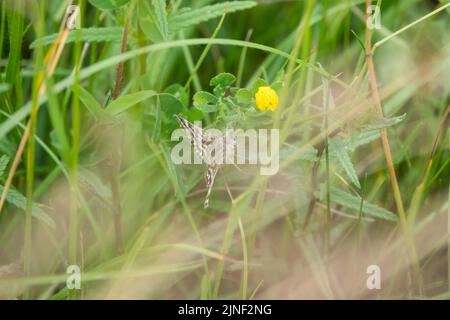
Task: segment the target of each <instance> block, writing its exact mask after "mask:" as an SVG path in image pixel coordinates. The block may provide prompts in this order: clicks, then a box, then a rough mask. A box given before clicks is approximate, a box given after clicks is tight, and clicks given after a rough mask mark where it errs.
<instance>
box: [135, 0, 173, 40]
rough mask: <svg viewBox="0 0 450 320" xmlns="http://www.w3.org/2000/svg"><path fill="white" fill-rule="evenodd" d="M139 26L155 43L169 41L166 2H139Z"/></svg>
mask: <svg viewBox="0 0 450 320" xmlns="http://www.w3.org/2000/svg"><path fill="white" fill-rule="evenodd" d="M138 4H139V9H138V10H139V24H140V26H141V29H142V31H143V32H144V34H145V35H146V36H147V37H148V38H149V39H150V40H151V41H153V42H160V41H165V40H168V39H169V24H168V22H167V12H166V1H165V0H151V1H149V0H148V1H139V2H138Z"/></svg>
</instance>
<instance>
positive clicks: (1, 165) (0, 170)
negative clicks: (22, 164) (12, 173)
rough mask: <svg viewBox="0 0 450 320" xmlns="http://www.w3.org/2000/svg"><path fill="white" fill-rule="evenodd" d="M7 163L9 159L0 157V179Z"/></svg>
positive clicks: (5, 156)
mask: <svg viewBox="0 0 450 320" xmlns="http://www.w3.org/2000/svg"><path fill="white" fill-rule="evenodd" d="M8 163H9V157H8V156H7V155H6V154H4V155H2V156H1V158H0V178H1V177H2V176H3V174H4V173H5V169H6V167H7V166H8Z"/></svg>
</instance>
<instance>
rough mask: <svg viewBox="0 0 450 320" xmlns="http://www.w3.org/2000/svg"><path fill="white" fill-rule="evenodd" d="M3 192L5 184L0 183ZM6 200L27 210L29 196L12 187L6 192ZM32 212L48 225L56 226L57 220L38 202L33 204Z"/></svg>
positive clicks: (0, 191) (0, 189) (0, 190)
mask: <svg viewBox="0 0 450 320" xmlns="http://www.w3.org/2000/svg"><path fill="white" fill-rule="evenodd" d="M1 193H3V186H1V185H0V194H1ZM6 201H7V202H8V203H9V204H10V205H12V206H14V207H16V208H19V209H22V210H26V208H27V198H25V196H24V195H22V194H21V193H20V192H19V191H17V190H16V189H13V188H10V189H9V190H8V193H7V194H6ZM31 214H32V216H33V217H34V218H36V219H38V220H40V221H42V222H44V223H46V224H47V225H48V226H50V227H52V228H55V226H56V224H55V221H53V219H52V218H51V217H50V216H49V215H48V214H47V213H45V211H44V210H42V209H41V208H40V207H39V206H38V205H37V204H36V203H33V204H32V210H31Z"/></svg>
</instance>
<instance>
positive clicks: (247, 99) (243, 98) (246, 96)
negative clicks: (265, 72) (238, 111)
mask: <svg viewBox="0 0 450 320" xmlns="http://www.w3.org/2000/svg"><path fill="white" fill-rule="evenodd" d="M236 99H237V101H238V102H239V103H242V104H249V103H251V102H252V99H253V95H252V93H251V91H250V90H248V89H239V90H238V92H237V93H236Z"/></svg>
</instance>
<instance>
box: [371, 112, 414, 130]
mask: <svg viewBox="0 0 450 320" xmlns="http://www.w3.org/2000/svg"><path fill="white" fill-rule="evenodd" d="M405 118H406V113H405V114H402V115H401V116H398V117H393V118H384V119H383V120H381V121H380V122H378V123H375V124H371V125H369V126H367V127H366V128H365V130H380V129H383V128H387V127H391V126H394V125H396V124H398V123H400V122H402V121H403V120H405Z"/></svg>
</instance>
